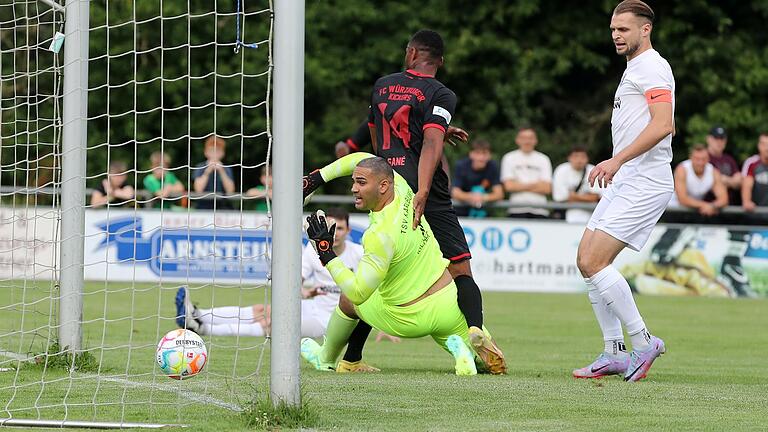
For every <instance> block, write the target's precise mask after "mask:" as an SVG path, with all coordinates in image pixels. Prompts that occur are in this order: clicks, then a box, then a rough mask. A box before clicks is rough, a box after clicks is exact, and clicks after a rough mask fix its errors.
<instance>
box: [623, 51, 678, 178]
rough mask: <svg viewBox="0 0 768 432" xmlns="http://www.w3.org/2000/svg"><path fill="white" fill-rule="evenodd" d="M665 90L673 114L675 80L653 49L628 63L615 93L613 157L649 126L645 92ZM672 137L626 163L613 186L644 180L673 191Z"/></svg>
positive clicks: (667, 66)
mask: <svg viewBox="0 0 768 432" xmlns="http://www.w3.org/2000/svg"><path fill="white" fill-rule="evenodd" d="M654 89H665V90H670V91H671V92H672V113H673V116H674V110H675V78H674V76H673V75H672V68H671V67H670V66H669V63H667V61H666V60H665V59H664V58H663V57H662V56H661V55H660V54H659V53H658V52H657V51H656V50H654V49H649V50H647V51H645V52H643V53H642V54H640V55H639V56H637V57H635V58H633V59H632V60H630V61H628V62H627V70H626V71H624V75H623V76H622V77H621V83H619V88H618V89H617V90H616V96H615V97H614V102H613V115H612V116H611V135H612V137H613V155H614V156H615V155H616V154H618V153H619V152H620V151H622V150H624V149H625V148H626V147H627V146H629V145H630V144H632V142H633V141H634V140H635V139H636V138H637V136H638V135H640V132H642V131H643V129H645V127H646V126H648V123H649V122H650V121H651V114H650V112H649V110H648V100H646V95H645V94H646V92H647V91H649V90H654ZM671 162H672V134H670V135H667V136H666V137H664V139H662V140H661V141H660V142H659V143H658V144H656V146H654V147H653V148H652V149H651V150H649V151H647V152H646V153H644V154H641V155H640V156H638V157H636V158H635V159H632V160H631V161H628V162H627V163H625V164H624V165H623V166H622V167H621V169H619V172H618V173H617V174H616V176H615V177H614V182H615V183H617V182H621V181H623V180H625V179H628V178H636V177H644V178H645V179H648V180H651V181H652V182H653V183H657V184H659V185H660V186H668V187H669V188H670V189H672V188H673V187H674V180H673V178H672V170H671V168H670V165H669V164H670V163H671Z"/></svg>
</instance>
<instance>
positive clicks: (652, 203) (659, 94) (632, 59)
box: [573, 0, 675, 381]
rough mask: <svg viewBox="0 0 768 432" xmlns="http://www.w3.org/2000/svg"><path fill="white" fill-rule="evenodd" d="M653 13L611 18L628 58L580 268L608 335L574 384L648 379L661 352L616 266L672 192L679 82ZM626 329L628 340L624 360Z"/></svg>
mask: <svg viewBox="0 0 768 432" xmlns="http://www.w3.org/2000/svg"><path fill="white" fill-rule="evenodd" d="M653 19H654V14H653V10H651V8H650V7H649V6H648V5H647V4H645V3H643V2H642V1H639V0H625V1H623V2H621V3H619V5H618V6H616V8H615V9H614V11H613V16H612V17H611V36H612V39H613V43H614V45H615V47H616V53H617V54H619V55H622V56H625V57H626V58H627V69H626V71H625V72H624V75H623V76H622V78H621V82H620V83H619V88H618V89H617V90H616V96H615V99H614V102H613V116H612V117H611V133H612V137H613V157H612V158H611V159H608V160H606V161H603V162H601V163H599V164H598V165H597V166H595V168H594V169H593V170H592V172H591V173H590V176H589V182H590V185H594V184H595V183H597V184H598V185H600V186H601V187H604V188H606V189H605V192H604V194H603V196H602V198H601V199H600V202H599V203H598V205H597V207H596V208H595V211H594V213H593V214H592V217H591V218H590V220H589V222H588V223H587V229H586V230H585V231H584V235H583V237H582V238H581V242H580V243H579V251H578V257H577V264H578V267H579V270H580V271H581V273H582V275H583V276H584V278H585V279H584V281H585V282H586V283H587V290H588V293H589V299H590V302H591V303H592V308H593V310H594V312H595V315H596V317H597V321H598V323H599V325H600V329H601V330H602V332H603V339H604V341H605V350H604V352H602V353H601V354H600V355H599V356H598V358H597V359H596V360H595V361H594V362H593V363H591V364H590V365H588V366H586V367H584V368H581V369H576V370H574V371H573V376H574V377H577V378H599V377H602V376H606V375H623V376H624V380H625V381H637V380H639V379H642V378H644V377H645V375H646V373H647V372H648V369H649V368H650V367H651V365H652V364H653V362H654V360H655V359H656V358H657V357H658V356H660V355H661V354H662V353H663V352H664V351H665V347H664V342H663V341H662V340H661V339H659V338H658V337H656V336H652V335H651V334H650V333H649V331H648V329H647V327H646V325H645V323H644V322H643V318H642V317H641V316H640V312H639V311H638V309H637V306H636V305H635V301H634V298H633V297H632V292H631V290H630V288H629V284H628V283H627V281H626V279H624V277H623V276H622V275H621V274H620V273H619V271H618V270H617V269H616V268H615V267H614V266H613V260H614V259H615V258H616V256H617V255H618V254H619V252H621V251H622V250H623V249H624V248H625V247H629V248H631V249H634V250H640V249H641V248H642V247H643V245H645V243H646V241H647V240H648V236H649V235H650V233H651V230H652V229H653V227H654V225H656V222H658V220H659V218H660V217H661V215H662V213H663V212H664V209H665V208H666V206H667V203H668V202H669V200H670V198H671V197H672V193H673V190H674V181H673V177H672V169H671V167H670V162H671V161H672V134H673V130H674V121H673V116H674V105H675V99H674V97H675V96H674V95H675V79H674V77H673V76H672V69H671V68H670V66H669V63H667V61H666V60H664V58H662V57H661V55H659V53H658V52H656V51H655V50H654V49H653V47H652V46H651V30H652V29H653ZM622 325H624V327H625V328H626V330H627V333H628V334H629V336H630V338H631V343H632V352H631V354H630V355H627V352H626V348H625V345H624V336H623V333H622Z"/></svg>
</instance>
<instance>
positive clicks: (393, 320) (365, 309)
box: [355, 281, 469, 349]
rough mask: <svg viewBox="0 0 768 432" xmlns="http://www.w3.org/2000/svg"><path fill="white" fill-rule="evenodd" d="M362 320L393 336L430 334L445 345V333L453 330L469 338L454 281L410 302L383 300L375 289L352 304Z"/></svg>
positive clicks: (446, 335) (446, 334) (408, 336)
mask: <svg viewBox="0 0 768 432" xmlns="http://www.w3.org/2000/svg"><path fill="white" fill-rule="evenodd" d="M355 308H356V310H357V314H358V316H360V318H362V319H363V321H365V322H367V323H368V324H370V325H371V326H372V327H375V328H377V329H379V330H381V331H383V332H386V333H388V334H391V335H392V336H399V337H403V338H419V337H423V336H432V338H433V339H435V341H436V342H437V343H438V344H440V345H441V346H442V347H443V348H444V349H447V348H446V347H445V341H446V339H448V336H450V335H452V334H455V335H459V336H460V337H461V338H462V339H464V340H465V341H467V343H469V342H468V328H467V321H466V320H465V319H464V315H463V314H462V313H461V310H460V309H459V304H458V302H457V300H456V284H455V283H454V282H453V281H451V282H450V283H449V284H448V285H446V286H445V288H443V289H441V290H439V291H437V292H436V293H434V294H432V295H430V296H428V297H425V298H424V299H422V300H420V301H418V302H416V303H414V304H412V305H409V306H396V305H390V304H386V303H384V301H383V299H382V298H381V295H380V294H379V292H378V291H375V292H374V293H373V295H371V297H370V298H368V300H366V301H365V303H363V304H361V305H358V306H356V307H355Z"/></svg>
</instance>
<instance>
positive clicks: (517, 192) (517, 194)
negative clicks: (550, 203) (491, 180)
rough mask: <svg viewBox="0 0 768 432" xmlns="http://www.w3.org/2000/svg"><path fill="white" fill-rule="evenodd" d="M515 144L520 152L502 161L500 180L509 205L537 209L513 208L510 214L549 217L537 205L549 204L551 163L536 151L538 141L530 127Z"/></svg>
mask: <svg viewBox="0 0 768 432" xmlns="http://www.w3.org/2000/svg"><path fill="white" fill-rule="evenodd" d="M515 144H517V147H518V150H514V151H511V152H509V153H507V154H505V155H504V158H502V160H501V181H502V183H503V184H504V190H506V191H507V192H509V203H510V204H514V205H520V204H528V205H531V206H534V207H510V208H509V210H508V213H509V215H510V216H512V217H522V218H546V217H547V216H549V211H548V210H546V209H542V208H535V206H536V205H541V204H546V203H547V194H549V193H551V192H552V162H550V160H549V157H547V156H546V155H545V154H543V153H540V152H538V151H536V150H534V149H535V148H536V144H538V138H537V136H536V131H535V130H534V129H533V128H531V127H522V128H520V129H519V130H518V131H517V137H515Z"/></svg>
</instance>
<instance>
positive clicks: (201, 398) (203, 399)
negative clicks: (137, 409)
mask: <svg viewBox="0 0 768 432" xmlns="http://www.w3.org/2000/svg"><path fill="white" fill-rule="evenodd" d="M88 375H92V374H88ZM99 379H100V380H102V381H109V382H114V383H119V384H123V385H126V386H129V387H144V388H151V389H154V390H160V391H166V392H171V393H177V394H180V395H182V396H184V397H185V398H186V399H192V400H193V401H195V402H200V403H204V404H209V405H216V406H218V407H221V408H226V409H228V410H230V411H235V412H242V411H243V409H242V408H240V407H239V406H237V405H235V404H231V403H229V402H224V401H223V400H220V399H216V398H214V397H212V396H207V395H204V394H200V393H195V392H193V391H189V390H185V389H182V388H178V387H176V386H172V385H168V384H151V383H143V382H138V381H131V380H127V379H124V378H99Z"/></svg>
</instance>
